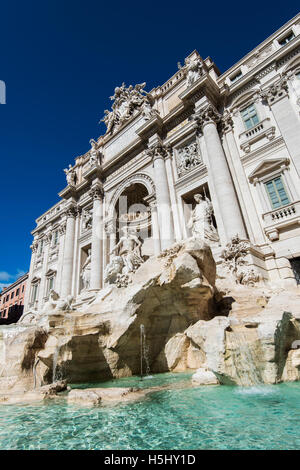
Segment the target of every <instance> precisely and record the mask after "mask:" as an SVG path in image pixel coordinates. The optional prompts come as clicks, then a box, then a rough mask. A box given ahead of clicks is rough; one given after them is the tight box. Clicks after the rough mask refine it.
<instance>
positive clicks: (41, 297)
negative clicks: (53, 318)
mask: <svg viewBox="0 0 300 470" xmlns="http://www.w3.org/2000/svg"><path fill="white" fill-rule="evenodd" d="M51 239H52V234H51V232H48V233H46V234H45V236H44V253H43V265H42V272H41V283H40V291H39V301H38V307H39V309H40V308H41V307H42V306H43V304H44V298H45V294H46V292H45V289H46V273H47V268H48V256H49V247H50V243H51Z"/></svg>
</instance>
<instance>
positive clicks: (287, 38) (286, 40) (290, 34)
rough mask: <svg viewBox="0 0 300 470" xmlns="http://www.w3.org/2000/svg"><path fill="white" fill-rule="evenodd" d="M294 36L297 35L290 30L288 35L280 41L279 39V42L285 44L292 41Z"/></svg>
mask: <svg viewBox="0 0 300 470" xmlns="http://www.w3.org/2000/svg"><path fill="white" fill-rule="evenodd" d="M294 37H295V35H294V33H293V31H290V32H289V33H288V34H287V35H286V36H284V37H283V38H282V39H280V41H278V43H279V44H280V45H281V46H284V45H285V44H287V43H288V42H290V41H291V40H292V39H294Z"/></svg>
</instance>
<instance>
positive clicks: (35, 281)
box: [31, 276, 41, 284]
mask: <svg viewBox="0 0 300 470" xmlns="http://www.w3.org/2000/svg"><path fill="white" fill-rule="evenodd" d="M40 280H41V278H40V277H39V276H34V278H33V279H32V281H31V284H36V283H38V282H40Z"/></svg>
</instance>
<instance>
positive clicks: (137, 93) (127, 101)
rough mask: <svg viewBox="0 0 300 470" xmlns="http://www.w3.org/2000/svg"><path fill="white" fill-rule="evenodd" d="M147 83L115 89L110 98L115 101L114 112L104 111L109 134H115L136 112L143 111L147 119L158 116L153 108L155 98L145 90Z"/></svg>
mask: <svg viewBox="0 0 300 470" xmlns="http://www.w3.org/2000/svg"><path fill="white" fill-rule="evenodd" d="M145 85H146V83H140V84H137V85H135V87H133V86H132V85H130V86H129V87H128V88H126V85H125V83H122V86H120V87H116V88H115V93H114V95H113V96H111V97H110V99H111V100H113V101H114V103H113V105H112V110H111V111H109V110H107V109H106V110H105V111H104V114H105V116H104V118H103V119H101V121H104V123H105V124H106V127H107V131H106V133H107V134H113V133H114V132H115V131H116V130H117V129H119V128H120V127H121V126H122V125H123V124H124V122H126V121H127V120H128V119H129V118H130V117H131V116H132V115H133V114H134V113H135V112H137V111H140V110H141V111H142V112H143V116H144V118H146V119H150V118H151V117H153V116H154V115H155V114H156V111H155V110H154V109H153V108H152V105H153V98H152V97H151V95H149V94H147V92H146V91H145V90H144V87H145Z"/></svg>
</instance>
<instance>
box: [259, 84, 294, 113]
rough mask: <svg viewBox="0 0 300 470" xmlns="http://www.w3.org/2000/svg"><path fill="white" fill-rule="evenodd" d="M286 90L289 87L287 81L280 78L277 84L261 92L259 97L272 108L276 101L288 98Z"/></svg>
mask: <svg viewBox="0 0 300 470" xmlns="http://www.w3.org/2000/svg"><path fill="white" fill-rule="evenodd" d="M288 90H289V87H288V82H287V79H286V78H285V77H282V78H281V79H280V80H279V81H278V82H276V83H274V84H273V85H271V86H270V87H269V88H267V89H266V90H262V91H261V93H260V96H261V98H262V99H265V100H266V101H267V102H268V104H269V106H272V105H273V104H274V103H276V102H277V101H279V100H281V99H282V98H284V97H285V96H288Z"/></svg>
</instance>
